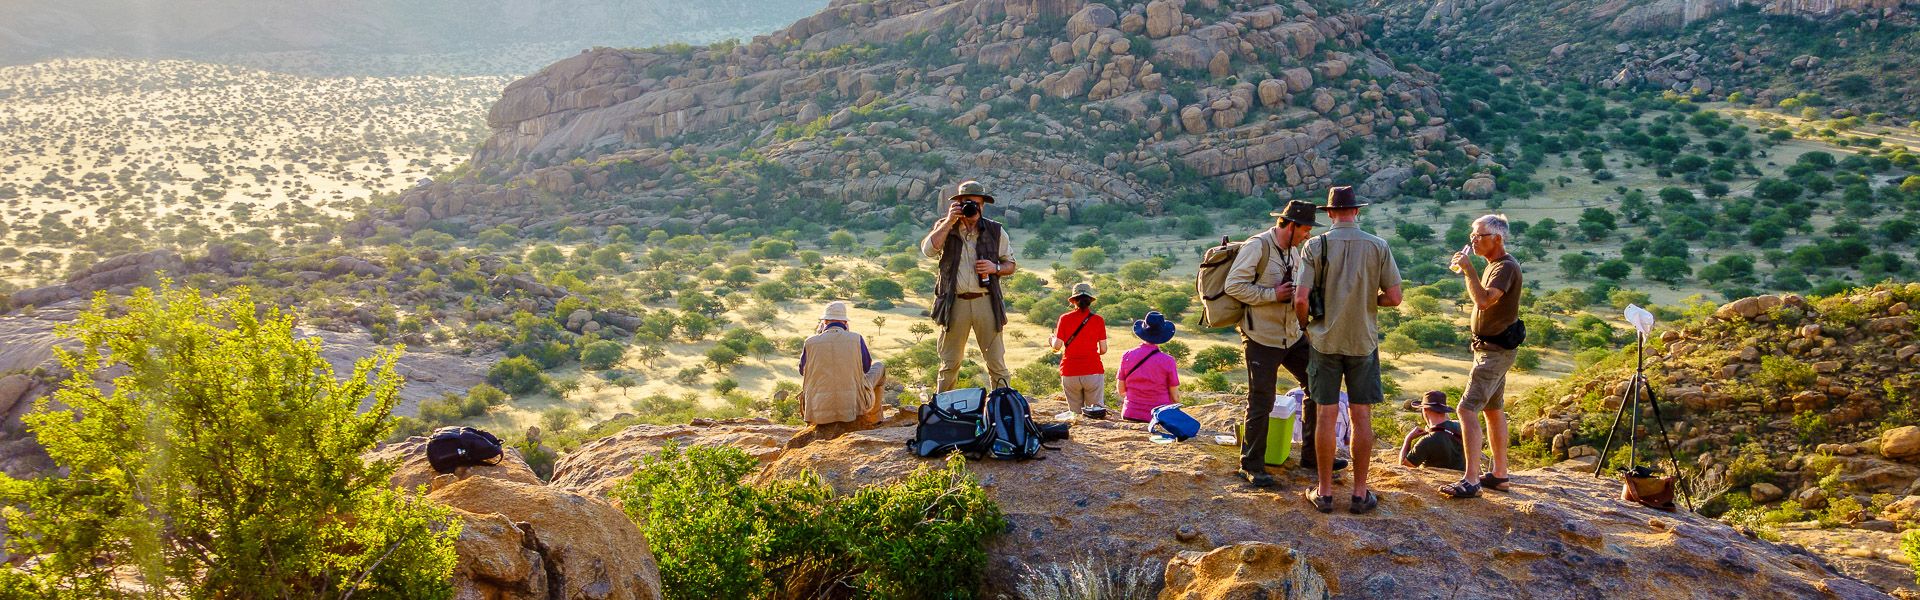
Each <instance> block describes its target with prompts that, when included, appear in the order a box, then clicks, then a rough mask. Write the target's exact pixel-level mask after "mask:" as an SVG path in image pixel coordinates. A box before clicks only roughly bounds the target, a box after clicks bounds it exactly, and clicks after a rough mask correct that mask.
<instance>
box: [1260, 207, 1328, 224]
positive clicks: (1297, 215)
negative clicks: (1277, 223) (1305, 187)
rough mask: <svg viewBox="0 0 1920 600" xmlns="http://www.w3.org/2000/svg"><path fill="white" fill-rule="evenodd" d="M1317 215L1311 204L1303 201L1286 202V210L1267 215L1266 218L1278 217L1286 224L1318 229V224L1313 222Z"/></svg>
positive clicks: (1318, 212) (1317, 212)
mask: <svg viewBox="0 0 1920 600" xmlns="http://www.w3.org/2000/svg"><path fill="white" fill-rule="evenodd" d="M1318 214H1320V211H1319V210H1317V209H1316V208H1315V207H1314V205H1313V203H1312V202H1307V201H1305V200H1288V201H1287V206H1286V208H1282V209H1280V210H1277V211H1274V212H1270V213H1267V216H1270V217H1279V218H1280V219H1281V220H1284V221H1286V222H1288V223H1296V224H1300V225H1305V226H1308V227H1319V226H1320V223H1319V222H1317V221H1314V220H1313V218H1314V216H1315V215H1318Z"/></svg>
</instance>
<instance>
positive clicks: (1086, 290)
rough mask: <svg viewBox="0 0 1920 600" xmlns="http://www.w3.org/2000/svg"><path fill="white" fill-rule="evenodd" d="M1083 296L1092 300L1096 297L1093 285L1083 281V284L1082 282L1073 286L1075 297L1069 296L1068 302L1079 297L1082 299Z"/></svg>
mask: <svg viewBox="0 0 1920 600" xmlns="http://www.w3.org/2000/svg"><path fill="white" fill-rule="evenodd" d="M1081 296H1086V297H1088V298H1092V297H1094V296H1093V284H1091V283H1087V282H1085V281H1082V282H1080V283H1076V284H1073V295H1072V296H1067V299H1068V300H1072V299H1074V298H1079V297H1081Z"/></svg>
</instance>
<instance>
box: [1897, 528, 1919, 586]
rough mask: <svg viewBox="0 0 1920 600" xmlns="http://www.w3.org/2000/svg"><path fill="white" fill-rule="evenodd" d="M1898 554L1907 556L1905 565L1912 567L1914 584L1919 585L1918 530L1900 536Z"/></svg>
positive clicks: (1908, 531) (1910, 530)
mask: <svg viewBox="0 0 1920 600" xmlns="http://www.w3.org/2000/svg"><path fill="white" fill-rule="evenodd" d="M1900 553H1901V554H1905V555H1907V563H1908V564H1910V565H1912V566H1911V567H1910V568H1912V569H1913V573H1914V577H1913V581H1914V583H1920V529H1908V530H1907V532H1906V533H1903V534H1900Z"/></svg>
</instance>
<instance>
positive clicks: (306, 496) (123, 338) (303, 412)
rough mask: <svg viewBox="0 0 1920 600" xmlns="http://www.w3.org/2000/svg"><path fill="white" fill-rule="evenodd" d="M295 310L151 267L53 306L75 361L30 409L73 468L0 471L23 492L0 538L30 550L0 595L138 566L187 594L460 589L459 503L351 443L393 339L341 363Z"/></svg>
mask: <svg viewBox="0 0 1920 600" xmlns="http://www.w3.org/2000/svg"><path fill="white" fill-rule="evenodd" d="M112 315H118V316H112ZM293 325H294V320H293V317H291V316H288V315H283V314H281V313H280V312H279V311H278V310H277V309H274V308H271V307H268V308H266V309H265V310H264V311H261V310H260V309H259V307H257V306H256V305H255V304H254V302H253V300H252V297H251V294H250V292H249V291H248V290H247V289H246V288H237V289H235V290H231V291H230V292H229V295H228V296H227V298H225V299H217V300H216V299H209V298H203V297H202V296H201V295H200V293H199V292H198V291H197V290H193V289H184V290H175V289H171V288H167V287H162V288H161V289H159V290H157V291H156V290H149V289H146V288H142V289H139V290H136V291H135V292H134V294H133V295H132V296H131V297H130V298H128V299H127V300H126V306H125V308H124V309H118V308H116V307H115V306H114V305H113V304H111V303H110V302H108V300H107V299H106V297H104V296H102V297H100V298H99V299H97V300H96V301H95V302H94V304H93V307H92V309H91V310H90V311H88V312H86V313H83V314H82V315H81V316H80V317H79V319H77V320H76V321H74V322H73V323H72V324H71V325H66V326H63V327H62V328H61V330H60V333H61V335H70V336H73V337H74V338H76V339H78V341H79V342H80V345H81V350H80V351H78V352H69V351H66V350H64V349H56V350H55V352H56V353H57V354H58V355H59V357H60V362H61V364H62V365H64V366H65V367H66V368H67V369H68V370H70V371H71V372H72V377H71V378H69V379H68V380H67V384H66V385H65V386H64V387H62V388H61V389H60V390H59V391H58V392H55V394H54V396H53V398H51V399H41V400H40V401H38V402H37V403H36V404H35V406H34V409H33V411H32V412H31V413H30V414H28V415H27V416H26V417H25V418H23V419H22V421H24V422H25V423H26V424H27V426H28V427H29V428H31V429H32V430H33V433H34V435H35V436H36V437H37V438H38V440H39V442H40V443H41V444H42V445H44V446H45V447H46V449H47V454H48V455H49V456H52V457H53V459H54V461H55V462H56V463H57V464H58V465H59V466H60V468H61V469H62V470H63V471H64V472H65V475H64V476H47V477H40V478H35V479H31V480H15V479H12V478H10V477H6V476H4V475H0V503H4V504H5V505H7V506H10V507H12V506H18V507H22V508H23V509H24V510H9V511H8V514H7V529H8V535H7V542H6V543H7V546H6V549H7V551H8V552H10V553H12V554H13V555H15V556H37V557H38V558H37V559H36V560H35V562H34V563H33V566H31V567H26V568H9V569H4V570H0V595H4V596H7V597H30V598H56V597H57V598H104V597H117V596H120V595H122V593H121V592H118V591H116V590H117V589H119V588H118V586H117V585H116V580H118V579H120V578H121V577H123V576H125V575H128V574H131V575H135V576H137V577H138V578H139V581H141V582H144V585H145V586H146V587H147V588H148V589H151V590H155V591H156V593H157V592H158V591H160V590H176V591H182V592H190V593H191V597H195V598H286V597H342V596H343V595H345V594H352V595H354V596H355V597H359V598H396V599H397V598H450V597H452V595H453V587H452V585H451V576H452V572H453V565H454V559H455V556H454V550H453V542H454V539H455V538H456V537H458V535H459V522H458V521H457V520H456V519H454V517H453V516H452V514H451V512H450V511H448V509H446V508H443V507H439V506H437V505H435V504H433V503H431V502H427V501H424V500H420V499H415V498H412V497H410V496H408V495H407V494H405V493H404V492H401V491H399V490H394V489H391V488H389V487H388V483H387V479H388V477H389V476H390V475H391V474H392V473H393V469H394V465H393V464H392V463H381V462H367V461H365V460H362V459H361V454H362V453H364V452H366V451H367V450H369V449H371V448H372V447H373V445H374V444H375V443H377V442H378V441H379V440H381V439H382V438H384V437H386V436H387V434H388V433H389V432H390V431H392V429H393V426H394V415H393V408H394V407H395V406H396V405H398V403H399V401H400V396H399V392H400V386H401V384H402V382H403V380H402V379H401V378H400V377H399V376H398V375H397V374H395V373H394V370H393V367H394V363H395V362H396V361H397V360H398V358H399V356H400V350H398V349H395V350H391V351H383V352H379V353H377V354H376V355H375V356H374V357H372V358H369V359H363V360H361V361H359V362H358V363H357V364H355V365H354V371H353V373H352V374H351V375H350V376H348V377H346V378H344V379H335V378H334V372H333V368H332V367H331V366H330V365H329V364H328V363H327V361H326V359H324V358H322V357H321V354H320V342H319V340H318V339H317V338H305V339H299V338H296V336H295V335H294V332H293ZM110 373H111V374H114V375H113V376H112V381H113V386H112V391H111V392H109V391H107V390H104V389H102V387H100V386H99V385H97V384H96V382H98V381H100V380H102V379H104V378H106V377H108V374H110ZM363 401H364V402H368V403H369V406H368V408H367V409H366V410H364V411H362V410H359V409H360V405H361V403H362V402H363ZM56 406H58V407H59V408H56ZM168 595H169V596H171V595H172V594H168Z"/></svg>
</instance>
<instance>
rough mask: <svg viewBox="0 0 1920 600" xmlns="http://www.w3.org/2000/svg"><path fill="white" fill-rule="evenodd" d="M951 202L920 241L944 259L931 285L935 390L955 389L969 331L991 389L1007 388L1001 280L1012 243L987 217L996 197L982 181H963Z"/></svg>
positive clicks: (1010, 267) (1009, 270) (1009, 268)
mask: <svg viewBox="0 0 1920 600" xmlns="http://www.w3.org/2000/svg"><path fill="white" fill-rule="evenodd" d="M947 201H948V204H947V212H946V214H945V216H942V217H941V218H940V220H939V221H938V222H935V223H934V224H933V230H932V231H929V232H927V237H926V239H923V240H921V241H920V253H921V254H923V255H925V256H926V257H927V258H931V259H935V260H938V261H939V263H940V270H939V272H937V273H935V276H936V277H937V278H936V279H935V280H934V283H933V322H934V323H935V324H938V325H939V326H940V378H939V385H938V389H937V391H940V392H944V391H947V390H950V389H953V388H954V385H955V383H956V380H957V379H958V378H959V376H960V360H961V359H962V358H965V357H966V350H967V335H968V334H969V333H971V334H972V335H973V339H974V342H975V343H976V344H978V345H979V347H980V356H981V357H982V358H984V359H985V360H986V361H987V376H988V379H989V380H990V383H991V387H993V388H1001V387H1006V385H1007V383H1008V381H1010V380H1011V379H1012V372H1011V371H1009V370H1007V356H1006V354H1007V350H1006V345H1005V343H1004V342H1003V341H1002V339H1001V331H1002V330H1003V329H1005V328H1006V326H1007V309H1006V303H1005V301H1004V298H1005V296H1004V295H1003V294H1002V293H1001V291H1000V278H1001V277H1005V276H1007V275H1012V274H1013V272H1014V269H1015V267H1016V266H1017V265H1015V264H1014V261H1013V248H1012V244H1011V243H1010V242H1009V241H1008V240H1007V234H1006V230H1005V229H1004V228H1003V227H1002V226H1001V225H1000V223H999V222H997V221H994V220H992V219H988V218H986V209H987V207H988V206H990V205H992V204H993V196H989V195H987V191H986V186H984V185H981V184H980V182H978V181H968V182H964V183H961V184H960V185H959V186H958V187H957V188H955V190H954V194H953V195H952V196H951V197H949V198H947Z"/></svg>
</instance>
